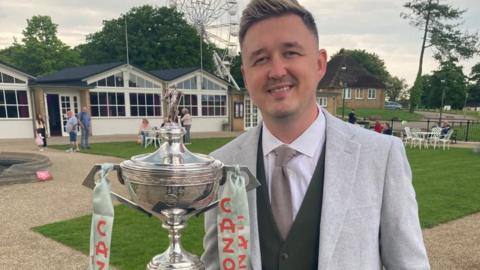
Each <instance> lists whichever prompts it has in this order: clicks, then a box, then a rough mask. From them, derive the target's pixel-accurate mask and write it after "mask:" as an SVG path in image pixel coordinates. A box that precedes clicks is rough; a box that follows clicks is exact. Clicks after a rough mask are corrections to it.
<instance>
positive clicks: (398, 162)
mask: <svg viewBox="0 0 480 270" xmlns="http://www.w3.org/2000/svg"><path fill="white" fill-rule="evenodd" d="M239 39H240V46H241V51H242V74H243V78H244V82H245V86H246V88H247V89H248V92H249V95H250V98H251V99H252V100H253V102H254V103H255V104H256V105H257V106H258V107H259V109H260V110H261V112H262V116H263V123H262V124H261V125H259V126H258V127H256V128H254V129H252V130H250V131H248V132H246V133H245V134H243V135H241V136H239V137H238V138H236V139H235V140H233V141H232V142H231V143H229V144H227V145H226V146H224V147H222V148H221V149H219V150H217V151H215V152H214V153H213V154H212V155H213V156H214V157H215V158H218V159H220V160H222V161H223V162H224V163H226V164H240V165H243V166H247V167H248V168H249V169H250V171H252V172H253V173H256V177H257V178H258V179H259V181H260V183H261V184H262V186H261V187H259V188H257V189H256V190H252V191H250V192H249V193H248V204H249V218H250V234H251V235H250V243H249V245H250V254H251V257H250V264H251V265H250V266H249V269H254V270H261V269H275V270H276V269H321V270H326V269H328V270H334V269H339V270H340V269H341V270H345V269H355V270H357V269H369V270H372V269H373V270H375V269H382V267H385V268H386V269H429V263H428V258H427V255H426V251H425V247H424V243H423V239H422V233H421V229H420V224H419V219H418V209H417V203H416V200H415V192H414V190H413V187H412V183H411V171H410V167H409V164H408V161H407V159H406V156H405V151H404V148H403V145H402V142H401V141H400V140H399V139H398V138H394V137H392V136H382V135H379V134H374V133H373V132H371V131H368V130H365V129H362V128H359V127H357V126H354V125H350V124H347V123H344V122H343V121H340V120H338V119H336V118H335V117H333V116H332V115H330V114H329V113H328V112H326V111H323V110H322V109H321V108H320V107H319V106H318V104H316V103H315V100H316V98H315V91H316V87H317V85H318V82H319V81H320V79H321V78H322V77H323V75H324V74H325V71H326V62H327V55H326V52H325V50H323V49H320V50H319V49H318V34H317V30H316V26H315V22H314V20H313V17H312V15H311V14H310V13H309V12H308V11H306V10H305V9H304V8H303V7H301V6H300V5H299V4H298V3H297V1H296V0H253V1H252V2H250V3H249V5H248V6H247V7H246V10H245V11H244V12H243V16H242V19H241V23H240V33H239ZM286 147H288V148H286ZM285 149H287V150H288V151H285ZM292 150H293V152H292ZM286 152H289V154H288V155H285V153H286ZM292 153H293V154H292ZM286 156H287V158H285V157H286ZM280 159H281V160H280ZM279 160H280V161H279ZM285 180H286V181H285ZM279 190H280V192H279ZM282 191H283V192H282ZM285 191H286V192H285ZM280 194H282V195H280ZM285 202H288V203H285ZM217 211H218V210H217V209H214V210H211V211H208V212H207V213H206V216H205V239H204V248H205V252H204V254H203V256H202V260H203V261H204V263H205V264H206V267H207V269H220V265H219V250H218V240H219V239H218V238H217V224H216V222H217ZM285 213H287V215H285Z"/></svg>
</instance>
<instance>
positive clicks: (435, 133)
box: [428, 127, 442, 149]
mask: <svg viewBox="0 0 480 270" xmlns="http://www.w3.org/2000/svg"><path fill="white" fill-rule="evenodd" d="M441 133H442V128H441V127H434V128H432V134H431V135H430V138H429V140H428V142H429V143H430V144H432V145H433V149H436V147H437V143H438V142H439V140H440V137H441Z"/></svg>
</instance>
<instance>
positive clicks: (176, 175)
mask: <svg viewBox="0 0 480 270" xmlns="http://www.w3.org/2000/svg"><path fill="white" fill-rule="evenodd" d="M180 97H181V92H179V91H177V90H175V89H174V90H170V91H169V92H168V93H167V96H166V98H167V99H168V101H169V104H168V105H169V106H168V120H167V122H166V123H165V125H164V127H163V128H161V129H160V132H159V135H160V136H161V138H162V143H161V144H160V147H159V149H158V150H157V151H155V152H153V153H149V154H142V155H137V156H133V157H132V158H131V159H130V160H125V161H123V162H121V163H120V164H119V165H115V166H114V168H115V170H116V171H117V176H118V180H119V181H120V183H122V184H124V185H125V186H126V188H127V190H128V193H129V195H130V198H131V200H129V199H126V198H123V197H121V196H120V195H118V194H115V193H113V192H112V193H111V195H112V197H113V198H115V199H117V200H118V201H120V202H121V203H123V204H126V205H128V206H130V207H132V208H134V209H137V210H139V211H142V212H144V213H147V214H149V215H153V216H155V217H157V218H159V219H160V220H161V221H162V227H163V228H165V229H167V230H168V233H169V236H168V237H169V240H170V244H169V246H168V248H167V250H165V251H164V252H163V253H161V254H159V255H157V256H155V257H154V258H152V260H151V261H150V262H149V263H148V265H147V267H146V269H148V270H166V269H185V270H186V269H192V270H193V269H205V267H204V266H203V264H202V262H201V261H200V259H199V258H198V257H197V256H195V255H193V254H191V253H188V252H187V251H185V250H184V249H183V248H182V245H181V230H182V229H183V228H184V227H185V226H186V221H187V219H188V218H190V217H191V216H194V215H198V214H200V213H203V212H205V211H207V210H208V209H210V208H212V207H215V206H216V205H217V204H218V202H217V201H216V200H217V191H218V188H219V186H220V185H221V184H223V183H224V181H225V176H226V172H227V171H228V170H233V167H231V166H226V165H224V164H223V163H222V162H220V161H218V160H215V159H214V158H212V157H209V156H207V155H202V154H194V153H191V152H190V151H188V149H187V148H186V147H185V146H184V144H183V142H182V139H183V138H182V137H183V135H184V133H185V130H184V129H183V128H182V127H181V126H179V125H178V123H177V122H176V118H177V114H178V102H179V99H180ZM99 169H100V165H95V166H94V167H93V168H92V170H91V171H90V173H89V174H88V176H87V177H86V179H85V181H84V183H83V184H84V185H85V186H87V187H89V188H93V187H94V185H95V175H96V174H97V172H98V171H99ZM241 171H242V174H246V177H245V178H246V180H247V181H246V182H247V183H246V188H247V190H250V189H253V188H256V187H257V186H258V185H259V184H258V182H257V180H256V179H255V178H254V176H253V175H252V174H251V173H250V172H249V171H248V169H247V168H246V167H241Z"/></svg>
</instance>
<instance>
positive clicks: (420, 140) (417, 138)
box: [410, 128, 428, 149]
mask: <svg viewBox="0 0 480 270" xmlns="http://www.w3.org/2000/svg"><path fill="white" fill-rule="evenodd" d="M420 132H421V130H420V129H418V128H415V129H414V128H412V129H411V131H410V133H411V134H412V146H413V147H416V146H418V148H419V149H422V144H424V146H425V148H428V141H427V139H425V138H424V137H422V136H421V135H420Z"/></svg>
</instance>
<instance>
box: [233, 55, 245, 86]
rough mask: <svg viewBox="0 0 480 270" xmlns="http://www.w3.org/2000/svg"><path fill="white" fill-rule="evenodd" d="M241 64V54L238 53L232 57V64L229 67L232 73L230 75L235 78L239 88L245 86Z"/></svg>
mask: <svg viewBox="0 0 480 270" xmlns="http://www.w3.org/2000/svg"><path fill="white" fill-rule="evenodd" d="M241 66H242V55H241V54H239V55H237V56H235V58H233V61H232V65H231V68H230V73H231V74H232V77H233V78H234V79H235V82H237V84H238V86H239V87H240V88H245V83H244V82H243V76H242V71H241Z"/></svg>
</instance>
